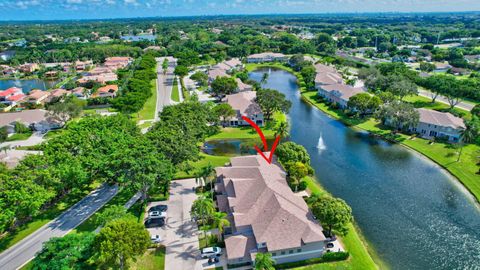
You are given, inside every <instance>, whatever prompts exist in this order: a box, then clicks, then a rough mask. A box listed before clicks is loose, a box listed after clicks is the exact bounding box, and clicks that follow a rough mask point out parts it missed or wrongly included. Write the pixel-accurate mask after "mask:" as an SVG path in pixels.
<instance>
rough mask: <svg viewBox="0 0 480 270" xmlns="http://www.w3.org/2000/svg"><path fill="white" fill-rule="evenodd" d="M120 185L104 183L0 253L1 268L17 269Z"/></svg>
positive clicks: (95, 207) (77, 223)
mask: <svg viewBox="0 0 480 270" xmlns="http://www.w3.org/2000/svg"><path fill="white" fill-rule="evenodd" d="M117 192H118V186H109V185H102V186H101V187H100V188H98V189H96V190H95V191H93V192H92V193H90V194H89V195H88V196H86V197H85V198H83V199H82V200H81V201H79V202H78V203H76V204H75V205H74V206H72V207H70V208H69V209H68V210H66V211H65V212H63V213H62V214H61V215H60V216H58V217H57V218H55V219H54V220H52V221H51V222H49V223H47V224H45V225H44V226H43V227H41V228H40V229H38V230H37V231H35V232H34V233H32V234H31V235H29V236H28V237H26V238H25V239H23V240H22V241H20V242H18V243H17V244H15V245H14V246H13V247H11V248H9V249H7V250H6V251H4V252H3V253H1V254H0V268H1V269H2V270H15V269H18V268H20V267H21V266H23V265H24V264H26V263H27V262H29V261H30V260H31V259H33V258H34V256H35V254H36V253H37V252H39V251H40V250H41V249H42V244H43V243H44V242H46V241H48V240H49V239H50V238H52V237H61V236H64V235H65V234H67V233H68V232H70V231H71V230H73V229H74V228H76V227H77V226H78V225H80V224H81V223H82V222H83V221H85V220H86V219H88V218H89V217H90V216H91V215H93V214H94V213H95V212H96V211H98V209H100V208H101V207H102V206H103V205H105V204H106V203H107V202H108V201H110V200H111V199H112V198H113V196H115V194H117Z"/></svg>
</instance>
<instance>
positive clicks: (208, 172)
mask: <svg viewBox="0 0 480 270" xmlns="http://www.w3.org/2000/svg"><path fill="white" fill-rule="evenodd" d="M195 181H196V182H197V184H200V187H202V189H203V187H204V186H206V185H207V184H208V185H209V186H210V192H211V193H212V199H213V195H214V190H213V186H214V182H215V167H213V165H212V164H211V163H208V164H207V165H206V166H203V167H202V168H200V170H199V171H198V173H197V176H196V177H195Z"/></svg>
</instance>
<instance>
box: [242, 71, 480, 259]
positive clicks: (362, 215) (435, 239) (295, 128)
mask: <svg viewBox="0 0 480 270" xmlns="http://www.w3.org/2000/svg"><path fill="white" fill-rule="evenodd" d="M265 72H268V73H270V75H269V77H268V79H267V81H266V83H265V84H264V85H263V87H264V88H272V89H277V90H278V91H280V92H282V93H284V94H285V95H286V97H287V98H288V99H289V100H290V101H291V102H292V108H291V109H290V113H289V114H288V118H289V119H290V124H291V138H290V139H291V140H292V141H294V142H296V143H298V144H301V145H303V146H304V147H305V148H306V149H307V151H308V152H309V154H310V156H311V160H312V167H313V168H314V169H315V172H316V177H317V179H318V181H319V182H320V183H321V184H322V185H323V186H324V187H325V188H326V189H327V190H328V191H329V192H330V193H332V194H333V195H334V196H337V197H340V198H342V199H344V200H345V201H346V202H347V203H348V204H349V205H350V206H351V207H352V209H353V214H354V217H355V220H356V222H357V223H358V225H359V226H360V228H361V230H362V232H363V234H364V235H365V237H366V238H367V240H368V242H369V243H371V245H372V246H373V247H374V249H375V250H376V251H377V253H378V255H379V256H380V258H381V259H382V260H383V261H384V262H386V263H387V264H388V265H389V266H390V267H391V268H392V269H480V211H479V208H478V205H477V204H475V203H474V200H473V198H472V197H471V196H470V194H467V193H466V192H465V190H464V188H463V187H462V186H461V185H460V184H459V183H458V182H457V181H456V180H455V179H452V177H451V176H449V175H447V174H446V173H445V172H444V171H442V170H441V169H440V167H439V166H437V165H436V164H435V163H433V162H431V161H430V160H427V159H426V158H424V157H422V156H420V155H419V154H416V153H414V152H412V151H409V150H407V149H406V148H404V147H402V146H400V145H395V144H390V143H388V142H386V141H383V140H381V139H377V138H374V137H371V136H369V135H368V134H367V133H364V132H358V131H354V130H353V129H351V128H348V127H346V126H345V125H343V124H342V123H341V122H339V121H337V120H334V119H332V118H330V117H328V116H327V115H326V114H325V113H323V112H321V111H319V110H318V109H316V108H314V107H312V106H311V105H309V104H308V103H306V102H304V101H302V100H301V96H300V93H299V91H298V86H297V84H296V78H295V76H293V75H292V74H290V73H288V72H286V71H283V70H274V69H261V70H256V71H254V72H252V73H250V78H251V79H254V80H256V81H261V79H262V76H263V73H265Z"/></svg>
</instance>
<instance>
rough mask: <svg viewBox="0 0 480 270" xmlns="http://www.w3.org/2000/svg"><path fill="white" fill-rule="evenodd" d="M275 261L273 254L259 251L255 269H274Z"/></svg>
mask: <svg viewBox="0 0 480 270" xmlns="http://www.w3.org/2000/svg"><path fill="white" fill-rule="evenodd" d="M274 265H275V261H274V260H273V259H272V254H270V253H268V252H266V253H257V256H255V270H274V269H275V267H274Z"/></svg>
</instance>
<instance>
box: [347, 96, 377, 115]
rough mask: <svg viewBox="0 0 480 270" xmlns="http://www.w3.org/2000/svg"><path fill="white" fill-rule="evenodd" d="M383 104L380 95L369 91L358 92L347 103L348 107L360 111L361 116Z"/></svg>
mask: <svg viewBox="0 0 480 270" xmlns="http://www.w3.org/2000/svg"><path fill="white" fill-rule="evenodd" d="M381 104H382V100H381V99H380V98H379V97H377V96H374V95H371V94H368V93H359V94H356V95H354V96H353V97H351V98H350V99H349V100H348V103H347V105H348V107H349V108H351V109H353V110H355V111H356V112H358V113H359V114H360V116H364V115H365V114H367V113H369V112H374V111H376V110H377V109H378V108H379V107H380V105H381Z"/></svg>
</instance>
